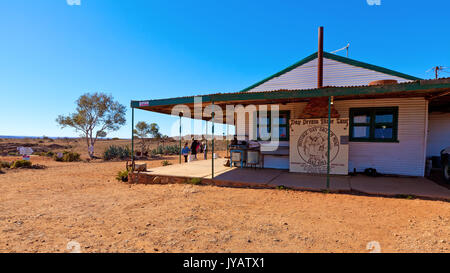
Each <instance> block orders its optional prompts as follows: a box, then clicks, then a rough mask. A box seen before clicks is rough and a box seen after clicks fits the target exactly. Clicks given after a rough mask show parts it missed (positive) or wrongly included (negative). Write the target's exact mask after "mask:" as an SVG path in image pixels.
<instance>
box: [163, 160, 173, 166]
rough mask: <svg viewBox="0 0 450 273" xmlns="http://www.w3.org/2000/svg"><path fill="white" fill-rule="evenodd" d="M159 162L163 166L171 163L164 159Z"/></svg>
mask: <svg viewBox="0 0 450 273" xmlns="http://www.w3.org/2000/svg"><path fill="white" fill-rule="evenodd" d="M161 163H162V165H163V166H169V165H172V163H170V162H169V161H167V160H164V161H163V162H161Z"/></svg>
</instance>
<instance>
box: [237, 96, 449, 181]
mask: <svg viewBox="0 0 450 273" xmlns="http://www.w3.org/2000/svg"><path fill="white" fill-rule="evenodd" d="M305 106H306V103H289V104H286V105H280V110H281V111H282V110H290V111H291V118H298V117H299V115H300V114H301V113H302V111H303V109H304V107H305ZM334 106H335V108H336V110H337V111H338V112H339V114H340V116H341V118H349V112H350V111H349V109H350V108H363V107H394V106H397V107H399V110H398V115H399V116H398V139H399V142H398V143H381V142H350V143H349V171H350V172H352V171H353V168H356V169H357V171H364V170H365V169H366V168H375V169H377V171H378V172H380V173H384V174H398V175H410V176H423V175H424V173H425V156H426V143H427V140H426V139H427V138H426V128H427V119H428V102H427V101H426V100H425V99H424V98H392V99H370V100H346V101H339V100H336V101H335V103H334ZM430 122H431V119H430ZM449 122H450V121H449ZM247 128H248V127H247ZM246 133H247V132H246ZM247 134H248V133H247ZM430 141H431V140H430ZM430 141H428V142H430ZM281 145H289V144H288V143H287V142H282V143H281ZM449 145H450V144H449ZM264 167H266V168H277V169H289V161H286V159H285V158H279V157H267V158H266V159H265V165H264Z"/></svg>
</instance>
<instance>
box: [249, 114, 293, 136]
mask: <svg viewBox="0 0 450 273" xmlns="http://www.w3.org/2000/svg"><path fill="white" fill-rule="evenodd" d="M258 114H259V112H257V114H256V136H257V137H256V139H257V140H258V141H263V140H262V139H261V138H260V137H259V115H258ZM281 115H286V124H280V125H279V127H280V128H282V127H283V128H286V137H283V138H281V137H280V138H279V140H280V141H289V120H290V118H291V111H290V110H283V111H279V116H281ZM267 118H268V123H267V128H269V129H270V128H271V124H272V112H271V111H267ZM269 133H271V132H270V131H269ZM266 141H270V140H266Z"/></svg>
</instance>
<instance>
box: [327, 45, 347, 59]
mask: <svg viewBox="0 0 450 273" xmlns="http://www.w3.org/2000/svg"><path fill="white" fill-rule="evenodd" d="M349 47H350V43H347V45H346V46H344V47H343V48H340V49H338V50H335V51H332V52H331V53H333V54H336V53H338V52H339V51H342V50H346V51H347V58H348V48H349Z"/></svg>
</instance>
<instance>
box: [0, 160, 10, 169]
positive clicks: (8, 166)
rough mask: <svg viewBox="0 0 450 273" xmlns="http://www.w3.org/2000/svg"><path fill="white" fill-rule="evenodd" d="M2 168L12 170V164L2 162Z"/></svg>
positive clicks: (0, 164)
mask: <svg viewBox="0 0 450 273" xmlns="http://www.w3.org/2000/svg"><path fill="white" fill-rule="evenodd" d="M0 168H11V163H9V162H6V161H2V162H0Z"/></svg>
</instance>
